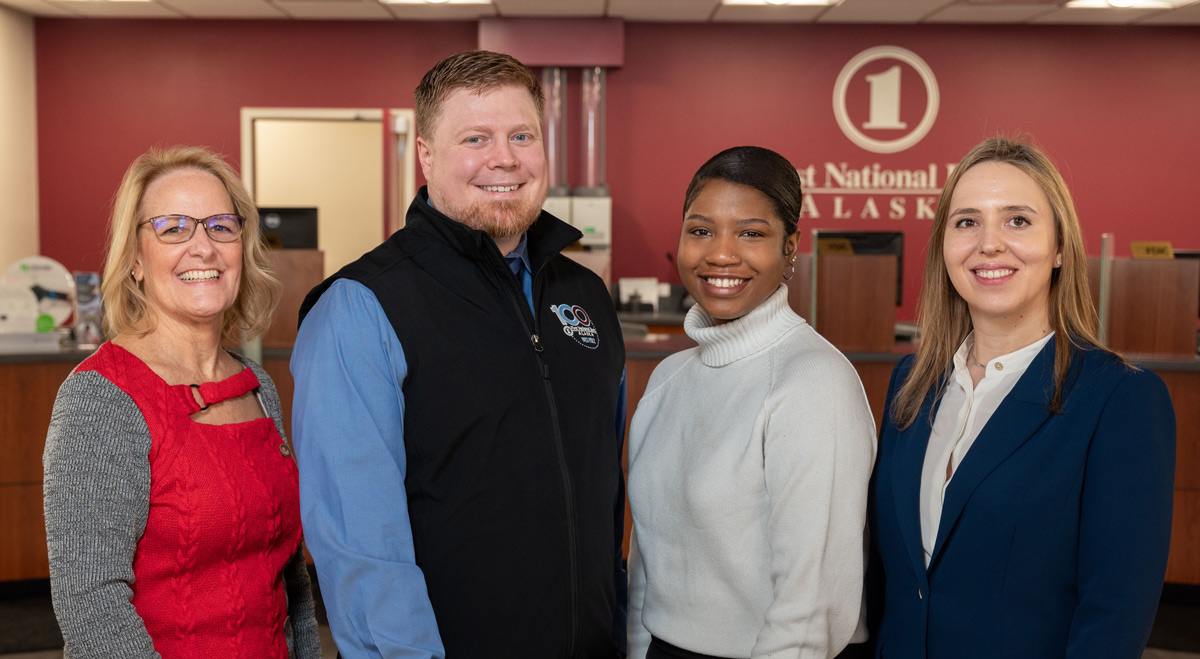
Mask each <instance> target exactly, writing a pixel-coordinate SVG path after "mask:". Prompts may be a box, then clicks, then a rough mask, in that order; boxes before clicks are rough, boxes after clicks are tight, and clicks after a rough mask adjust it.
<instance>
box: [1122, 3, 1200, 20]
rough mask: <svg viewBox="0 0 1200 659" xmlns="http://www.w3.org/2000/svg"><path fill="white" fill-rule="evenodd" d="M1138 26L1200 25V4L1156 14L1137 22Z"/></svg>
mask: <svg viewBox="0 0 1200 659" xmlns="http://www.w3.org/2000/svg"><path fill="white" fill-rule="evenodd" d="M1137 23H1138V25H1200V2H1198V3H1196V4H1194V5H1189V6H1187V7H1180V8H1179V9H1173V10H1171V11H1163V12H1156V13H1154V14H1151V15H1150V16H1147V17H1145V18H1142V19H1140V20H1138V21H1137Z"/></svg>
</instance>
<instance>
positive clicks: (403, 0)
mask: <svg viewBox="0 0 1200 659" xmlns="http://www.w3.org/2000/svg"><path fill="white" fill-rule="evenodd" d="M380 2H382V3H383V4H385V5H428V4H437V5H490V4H492V0H380Z"/></svg>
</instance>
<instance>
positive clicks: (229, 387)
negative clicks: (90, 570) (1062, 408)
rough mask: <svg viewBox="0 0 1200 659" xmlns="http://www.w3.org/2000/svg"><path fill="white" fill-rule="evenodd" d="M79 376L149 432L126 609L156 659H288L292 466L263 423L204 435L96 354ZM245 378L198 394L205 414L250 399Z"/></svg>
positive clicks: (210, 429) (176, 393)
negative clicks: (139, 531) (124, 404)
mask: <svg viewBox="0 0 1200 659" xmlns="http://www.w3.org/2000/svg"><path fill="white" fill-rule="evenodd" d="M80 370H94V371H98V372H99V373H100V374H101V375H103V376H105V377H106V378H108V379H109V380H110V381H111V382H113V383H114V384H116V385H117V386H118V387H120V388H121V389H122V390H124V391H125V392H126V393H128V394H129V395H130V396H131V397H132V398H133V400H134V402H135V403H136V404H137V405H138V407H139V408H140V409H141V411H142V414H143V416H144V417H145V419H146V425H147V426H148V427H149V430H150V437H151V449H150V455H149V460H150V474H151V481H150V482H151V485H150V510H149V516H148V518H147V521H146V530H145V532H144V534H143V535H142V538H141V540H140V541H139V543H138V547H137V552H136V554H135V555H134V558H133V572H134V578H135V581H134V583H133V593H134V595H133V605H134V607H135V608H136V609H137V611H138V614H139V615H140V616H141V618H142V620H143V621H145V624H146V629H147V631H148V632H149V633H150V637H151V638H152V639H153V641H154V647H155V649H156V650H158V652H159V653H160V654H162V656H163V657H165V658H168V659H175V658H177V657H181V658H184V657H196V658H197V659H200V658H203V659H212V658H213V657H222V658H224V657H247V658H254V659H259V658H271V657H274V658H278V659H287V656H288V651H287V642H286V640H285V636H284V622H285V620H286V618H287V601H286V600H287V598H286V596H285V594H284V584H283V568H284V566H285V565H286V563H287V561H288V559H289V558H291V556H292V555H293V554H294V553H295V552H296V550H297V549H298V547H299V545H300V536H301V533H300V501H299V490H298V479H297V478H298V477H297V470H296V463H295V460H294V459H293V458H292V456H291V452H290V451H289V450H288V449H287V447H286V445H285V443H284V442H283V440H282V439H281V437H280V435H279V431H278V430H277V429H276V427H275V423H274V421H273V420H272V419H271V418H269V417H268V418H262V419H254V420H252V421H247V422H243V423H231V424H225V425H209V424H202V423H197V422H195V421H193V420H192V419H191V416H190V415H192V414H194V413H195V412H196V411H198V410H199V408H200V405H199V404H197V403H196V401H195V398H194V396H193V395H192V392H191V390H190V388H189V387H188V386H187V385H176V386H172V385H168V384H167V383H166V382H165V381H163V379H162V378H160V377H159V376H158V375H157V374H155V373H154V372H153V371H152V370H150V368H149V367H148V366H146V364H145V363H143V362H142V361H141V360H139V359H138V358H137V357H134V356H133V355H132V354H130V353H129V352H128V351H126V350H125V349H123V348H121V347H119V346H116V345H114V344H113V343H111V342H109V343H105V344H104V345H102V346H101V347H100V350H99V351H97V353H96V354H95V355H94V356H93V357H92V358H90V359H88V360H87V361H86V362H85V363H84V364H83V365H82V366H81V368H80ZM258 386H259V383H258V378H257V377H256V376H255V375H254V372H253V371H251V370H250V369H249V368H247V369H246V370H244V371H242V372H241V373H239V374H237V375H235V376H233V377H231V378H229V379H227V380H223V381H221V382H210V383H205V384H203V385H201V386H200V387H199V389H200V395H201V397H202V398H203V399H204V400H205V401H206V403H208V404H215V403H217V402H219V401H221V400H225V399H227V398H233V397H236V396H240V395H242V394H244V393H246V392H247V391H251V390H254V389H256V388H258Z"/></svg>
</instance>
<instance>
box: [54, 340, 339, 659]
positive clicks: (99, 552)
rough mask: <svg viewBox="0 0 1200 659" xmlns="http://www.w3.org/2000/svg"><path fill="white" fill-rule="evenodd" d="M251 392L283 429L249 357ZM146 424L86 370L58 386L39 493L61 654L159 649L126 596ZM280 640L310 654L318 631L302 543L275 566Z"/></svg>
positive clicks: (149, 653) (139, 654)
mask: <svg viewBox="0 0 1200 659" xmlns="http://www.w3.org/2000/svg"><path fill="white" fill-rule="evenodd" d="M234 357H235V358H237V359H238V360H239V361H241V362H242V363H243V364H246V365H247V366H249V367H250V368H251V369H252V370H253V371H254V374H255V375H257V376H258V381H259V384H260V388H259V397H260V399H261V400H262V402H263V406H264V407H265V408H266V410H267V412H268V413H269V414H270V415H271V418H272V419H273V420H274V421H275V426H276V427H277V428H278V429H279V434H280V436H281V437H282V436H283V422H282V416H283V410H282V406H281V405H280V402H279V393H278V392H277V391H276V390H275V384H274V383H273V382H272V381H271V378H270V377H269V376H267V373H266V371H264V370H263V369H262V367H260V366H259V365H258V364H255V363H254V362H252V361H250V360H249V359H246V358H244V357H241V356H240V355H234ZM150 443H151V442H150V430H149V429H148V428H147V426H146V421H145V419H144V418H143V417H142V413H141V411H140V410H139V409H138V407H137V405H136V404H135V403H134V402H133V399H132V398H130V396H129V395H128V394H126V393H125V392H124V391H122V390H121V389H120V388H118V387H117V386H116V385H115V384H113V383H112V382H110V381H109V380H108V379H106V378H105V377H104V376H102V375H100V374H99V373H97V372H95V371H86V372H83V373H72V374H71V375H70V376H69V377H68V378H67V380H66V381H65V382H63V385H62V387H61V388H60V389H59V390H58V397H57V398H56V399H55V401H54V412H53V414H52V416H51V418H50V430H49V433H48V434H47V436H46V450H45V453H44V454H43V456H42V463H43V466H44V468H45V479H44V490H43V497H44V503H45V510H46V541H47V546H48V549H49V555H50V587H51V595H52V599H53V602H54V612H55V614H56V615H57V616H58V624H59V627H61V629H62V634H63V640H64V641H65V642H66V648H65V657H66V658H68V659H84V658H86V657H97V658H99V657H103V658H105V659H117V658H125V657H130V658H137V659H151V658H158V657H160V655H159V654H158V652H156V651H155V650H154V644H153V642H152V641H151V639H150V634H149V633H148V632H147V631H146V626H145V624H144V623H143V622H142V619H141V617H140V616H139V615H138V613H137V611H136V610H135V609H134V607H133V603H132V601H131V599H132V597H133V591H132V590H131V589H130V584H132V583H133V555H134V552H135V551H136V549H137V545H138V541H139V540H140V539H141V537H142V533H143V531H144V530H145V528H146V519H147V516H148V514H149V508H150V462H149V459H148V456H149V454H150ZM283 577H284V586H285V588H286V593H287V602H288V616H289V622H290V630H288V639H287V640H288V649H289V654H290V655H291V657H294V658H295V659H319V657H320V656H321V644H320V638H319V637H318V635H317V621H316V618H315V617H314V613H313V597H312V589H311V584H310V583H309V577H308V567H307V565H306V564H305V561H304V552H303V550H300V551H297V552H296V554H295V555H294V556H292V558H291V560H290V561H288V564H287V566H286V567H285V568H284V572H283Z"/></svg>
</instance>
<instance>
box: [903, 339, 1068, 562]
mask: <svg viewBox="0 0 1200 659" xmlns="http://www.w3.org/2000/svg"><path fill="white" fill-rule="evenodd" d="M1052 336H1054V332H1051V333H1049V334H1047V335H1046V336H1044V337H1042V338H1041V339H1038V340H1037V341H1034V342H1033V343H1031V344H1029V345H1027V346H1025V347H1024V348H1021V349H1020V350H1017V351H1015V352H1010V353H1008V354H1007V355H1002V356H1000V357H997V358H995V359H993V360H991V361H990V362H988V363H987V368H986V369H985V372H984V375H983V379H982V380H980V381H979V385H978V386H975V385H973V383H972V381H971V371H970V369H969V368H968V367H967V359H968V355H970V354H971V351H972V349H973V348H974V347H975V334H974V333H973V332H972V333H971V334H970V335H968V336H967V338H966V340H964V341H963V343H962V345H961V346H959V347H958V352H956V353H954V372H953V373H952V374H951V376H950V381H949V382H947V383H946V391H945V393H944V394H943V395H942V404H941V406H940V407H938V411H937V415H935V416H934V419H933V430H932V432H931V433H930V435H929V444H928V445H927V446H926V447H925V464H924V466H923V467H922V469H921V545H922V549H923V550H924V554H925V567H929V559H930V558H931V557H932V555H933V546H934V544H935V543H936V542H937V534H938V524H939V522H941V517H942V502H943V501H944V500H945V497H946V487H947V486H949V485H950V481H951V480H952V479H953V474H956V473H958V465H959V464H961V463H962V461H963V458H964V457H966V455H967V451H969V450H971V445H972V444H974V443H975V438H976V437H978V436H979V433H980V431H982V430H983V427H984V426H985V425H987V422H988V419H991V418H992V414H993V413H995V411H996V409H997V408H999V407H1000V403H1002V402H1004V398H1005V397H1006V396H1008V392H1010V391H1012V389H1013V387H1014V386H1016V384H1017V380H1020V379H1021V374H1023V373H1024V372H1025V369H1027V368H1029V364H1030V363H1031V362H1033V358H1034V357H1036V356H1037V355H1038V353H1039V352H1041V351H1042V348H1043V347H1044V346H1045V345H1046V342H1047V341H1049V340H1050V337H1052ZM947 464H951V477H950V478H946V465H947Z"/></svg>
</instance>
